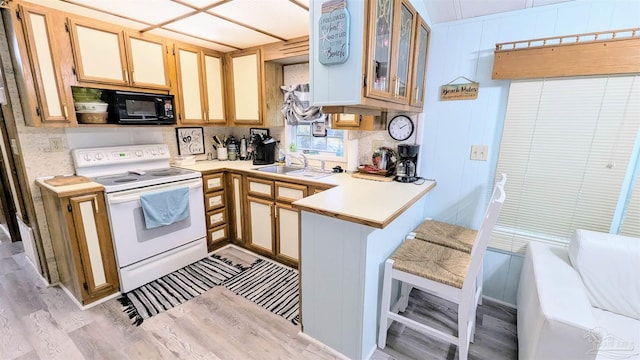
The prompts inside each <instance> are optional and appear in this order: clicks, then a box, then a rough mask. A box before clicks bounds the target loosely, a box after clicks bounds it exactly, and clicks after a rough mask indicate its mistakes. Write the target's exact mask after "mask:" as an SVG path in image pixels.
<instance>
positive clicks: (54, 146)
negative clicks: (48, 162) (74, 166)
mask: <svg viewBox="0 0 640 360" xmlns="http://www.w3.org/2000/svg"><path fill="white" fill-rule="evenodd" d="M49 147H50V148H51V152H60V151H62V139H61V138H59V137H55V138H49Z"/></svg>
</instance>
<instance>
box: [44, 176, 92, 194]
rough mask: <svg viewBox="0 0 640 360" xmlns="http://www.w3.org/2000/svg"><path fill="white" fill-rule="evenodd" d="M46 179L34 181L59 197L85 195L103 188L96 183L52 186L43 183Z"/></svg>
mask: <svg viewBox="0 0 640 360" xmlns="http://www.w3.org/2000/svg"><path fill="white" fill-rule="evenodd" d="M47 179H48V177H47V178H40V179H37V180H36V184H37V185H38V186H40V187H41V188H44V189H47V190H49V191H51V192H53V193H55V194H56V195H58V196H59V197H66V196H73V195H79V194H86V193H90V192H96V191H102V190H104V186H102V185H101V184H98V183H96V182H85V183H80V184H73V185H61V186H52V185H49V184H47V183H46V182H44V181H45V180H47Z"/></svg>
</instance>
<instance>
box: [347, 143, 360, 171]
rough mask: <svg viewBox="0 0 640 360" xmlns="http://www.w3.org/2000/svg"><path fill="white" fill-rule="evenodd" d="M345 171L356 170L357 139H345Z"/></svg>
mask: <svg viewBox="0 0 640 360" xmlns="http://www.w3.org/2000/svg"><path fill="white" fill-rule="evenodd" d="M347 171H350V172H356V171H358V139H353V140H348V141H347Z"/></svg>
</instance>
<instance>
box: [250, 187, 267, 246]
mask: <svg viewBox="0 0 640 360" xmlns="http://www.w3.org/2000/svg"><path fill="white" fill-rule="evenodd" d="M247 203H248V207H249V219H248V220H249V224H250V230H251V235H250V238H251V239H250V242H249V246H250V247H252V248H255V249H256V250H262V251H266V252H268V253H269V254H273V226H272V224H273V220H272V219H273V216H272V208H273V202H272V201H269V200H262V199H256V198H251V197H249V198H247Z"/></svg>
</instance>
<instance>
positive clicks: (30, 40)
mask: <svg viewBox="0 0 640 360" xmlns="http://www.w3.org/2000/svg"><path fill="white" fill-rule="evenodd" d="M12 16H15V18H14V23H21V24H22V27H17V26H16V28H15V31H16V35H17V37H18V38H19V39H23V40H24V41H18V42H17V44H18V46H19V47H24V48H23V49H22V50H21V51H20V52H21V53H24V52H25V51H26V53H27V55H28V56H25V57H21V58H20V59H19V61H21V63H22V68H21V69H19V71H20V72H21V73H22V75H23V76H24V78H25V80H27V81H25V86H26V87H27V89H26V90H27V92H28V93H29V94H33V95H35V96H26V97H23V108H24V109H25V112H28V113H29V114H31V116H25V121H26V123H27V125H30V126H69V125H70V124H71V125H73V124H75V112H74V111H73V98H72V95H71V88H70V87H65V86H64V77H65V76H72V75H71V74H70V73H69V74H67V73H66V72H65V70H68V69H65V67H64V66H62V63H63V62H64V60H63V58H62V57H61V55H62V54H66V53H68V52H69V51H70V45H69V42H68V41H66V42H65V41H60V39H58V36H59V34H60V33H62V34H64V19H63V18H62V19H60V16H59V14H56V13H50V12H49V11H47V9H46V8H41V7H38V6H35V5H20V6H18V7H17V11H15V12H13V15H12ZM70 110H71V111H70Z"/></svg>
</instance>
